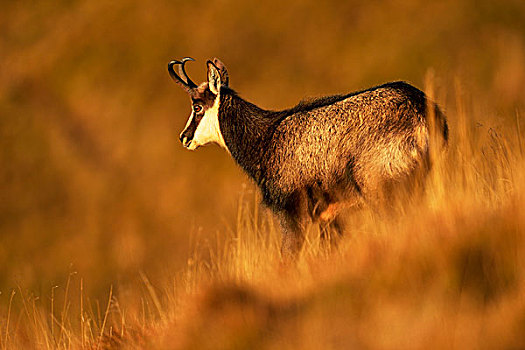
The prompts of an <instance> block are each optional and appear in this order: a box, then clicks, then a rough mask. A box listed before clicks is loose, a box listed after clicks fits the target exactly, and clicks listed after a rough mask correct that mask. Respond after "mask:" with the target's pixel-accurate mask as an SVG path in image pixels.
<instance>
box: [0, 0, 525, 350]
mask: <svg viewBox="0 0 525 350" xmlns="http://www.w3.org/2000/svg"><path fill="white" fill-rule="evenodd" d="M524 23H525V2H523V1H519V0H502V1H498V2H494V1H490V0H476V1H474V0H465V1H456V0H443V1H439V2H433V3H423V2H421V1H416V0H406V1H397V0H381V1H374V2H370V1H369V2H363V1H357V0H352V1H338V0H330V1H324V2H319V1H289V2H282V1H277V0H269V1H265V2H264V3H252V2H246V1H240V0H224V1H175V2H171V1H170V2H165V1H162V0H151V1H148V2H144V1H137V0H115V1H111V2H99V1H91V0H76V1H58V2H57V1H51V0H41V1H38V2H28V1H25V0H21V1H16V2H5V3H2V5H1V11H0V33H1V35H0V62H1V63H2V65H1V69H0V348H11V349H19V348H81V347H95V348H97V347H99V348H100V347H102V345H104V346H105V345H108V344H113V345H116V344H119V343H125V344H128V345H129V346H131V347H133V346H136V347H148V346H149V347H150V348H170V347H176V346H178V347H181V348H184V347H186V348H191V347H193V348H205V347H211V348H217V347H223V348H227V347H230V348H231V347H240V348H247V347H248V348H251V347H273V348H275V347H280V348H314V347H316V348H348V347H352V345H353V347H362V348H411V347H412V348H423V347H424V348H429V347H430V348H432V347H434V348H441V347H445V346H447V347H453V348H465V347H477V348H482V347H487V348H494V347H497V348H500V347H508V348H520V347H523V339H522V338H520V334H521V333H522V331H523V329H522V326H521V324H522V319H521V314H522V311H523V307H522V299H521V298H522V295H523V287H522V284H523V283H522V281H523V277H522V276H523V274H522V265H521V263H520V261H522V260H523V259H522V253H521V252H522V246H523V244H522V240H521V237H522V232H523V228H522V222H523V220H522V219H523V218H522V214H521V207H522V206H523V204H524V203H523V193H524V192H523V175H524V172H523V152H524V151H523V149H524V147H525V146H524V145H523V142H524V141H523V129H524V126H523V123H524V121H523V117H524V113H525V112H524V111H525V104H524V101H525V64H524V62H525V59H524V57H525V27H524V25H523V24H524ZM187 55H189V56H193V57H195V58H196V59H197V62H195V63H194V64H193V65H191V66H189V67H188V70H189V73H190V76H191V77H192V78H194V80H195V81H201V80H203V79H204V77H205V69H204V61H205V59H208V58H211V57H214V56H217V57H219V58H221V59H222V60H223V61H224V62H225V63H226V65H227V67H228V69H229V72H230V78H231V85H232V87H234V88H235V89H236V90H238V91H239V93H240V94H241V95H242V96H243V97H245V98H247V99H248V100H250V101H253V102H255V103H257V104H259V105H261V106H262V107H265V108H274V109H277V108H284V107H289V106H290V105H292V104H294V103H297V101H299V100H300V99H302V98H304V97H305V96H318V95H326V94H330V93H341V92H347V91H351V90H358V89H361V88H367V87H369V86H373V85H377V84H380V83H383V82H386V81H393V80H397V79H404V80H407V81H409V82H411V83H413V84H414V85H415V86H417V87H420V88H423V89H424V90H425V91H427V92H428V93H429V94H430V95H431V96H433V97H434V99H435V100H436V101H438V102H439V103H440V105H441V106H442V107H443V108H444V110H445V112H446V114H447V116H448V118H449V122H450V127H451V132H452V135H451V142H450V146H449V151H448V153H447V154H446V156H444V159H443V160H442V162H441V163H438V164H436V166H435V167H434V169H433V172H432V174H431V175H430V177H429V178H428V179H427V183H426V185H427V186H426V190H425V192H424V193H423V194H422V195H421V197H419V198H414V199H411V200H409V201H408V202H407V203H404V204H402V205H397V206H396V208H395V212H394V213H393V214H391V215H384V216H378V215H377V214H376V213H373V212H370V211H369V210H367V209H366V208H365V209H363V210H361V211H357V212H349V213H348V217H347V221H348V226H347V232H346V235H345V238H344V239H343V240H342V241H341V242H340V244H339V246H338V247H337V248H333V249H332V248H330V247H326V246H324V245H322V244H320V242H319V238H318V231H317V229H316V228H315V227H312V229H311V232H310V233H309V236H308V239H307V242H306V246H305V249H304V251H303V253H302V256H301V258H300V259H299V261H298V262H297V265H296V266H293V267H291V266H283V265H282V263H281V259H280V255H279V248H278V247H279V240H280V237H279V232H278V230H277V229H276V223H275V222H274V219H273V217H272V216H271V215H270V214H269V213H267V211H266V210H265V209H264V208H262V207H260V206H259V204H258V203H259V199H258V197H257V194H256V193H257V191H256V189H255V188H253V186H252V185H251V184H250V183H249V181H248V180H247V179H246V177H245V176H244V175H243V174H242V172H241V171H240V170H239V169H238V168H237V167H236V166H235V164H234V163H233V162H232V161H231V160H230V159H229V158H228V155H227V154H226V153H225V152H222V151H221V150H219V149H218V148H217V147H213V146H210V147H205V148H203V149H200V150H199V151H198V152H194V153H190V152H186V151H184V150H183V149H182V147H180V145H179V142H178V139H177V135H178V133H179V132H180V130H181V129H182V127H183V125H184V123H185V122H186V117H187V114H188V112H189V109H188V108H189V106H188V101H187V96H185V94H184V93H183V92H181V91H180V90H179V89H178V87H176V86H174V84H173V83H172V82H171V80H170V79H169V76H168V75H167V73H166V71H165V66H166V63H167V62H169V61H170V60H171V59H174V58H180V57H183V56H187ZM243 184H244V185H243Z"/></svg>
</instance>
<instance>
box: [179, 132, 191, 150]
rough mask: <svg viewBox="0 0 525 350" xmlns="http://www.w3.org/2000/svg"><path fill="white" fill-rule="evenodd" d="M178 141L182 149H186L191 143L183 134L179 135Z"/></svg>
mask: <svg viewBox="0 0 525 350" xmlns="http://www.w3.org/2000/svg"><path fill="white" fill-rule="evenodd" d="M179 140H180V142H181V143H182V145H183V146H184V147H188V146H189V145H190V143H191V140H190V139H189V138H188V136H186V135H185V133H182V134H180V137H179Z"/></svg>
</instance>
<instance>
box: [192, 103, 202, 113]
mask: <svg viewBox="0 0 525 350" xmlns="http://www.w3.org/2000/svg"><path fill="white" fill-rule="evenodd" d="M193 110H194V111H195V113H199V112H200V111H202V107H201V106H200V105H195V106H193Z"/></svg>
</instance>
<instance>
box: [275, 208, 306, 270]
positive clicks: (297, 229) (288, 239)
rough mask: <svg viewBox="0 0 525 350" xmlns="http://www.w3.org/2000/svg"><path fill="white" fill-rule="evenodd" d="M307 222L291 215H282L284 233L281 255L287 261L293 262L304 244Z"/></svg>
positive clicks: (281, 221)
mask: <svg viewBox="0 0 525 350" xmlns="http://www.w3.org/2000/svg"><path fill="white" fill-rule="evenodd" d="M305 221H306V220H304V219H303V218H297V217H294V216H291V215H289V214H285V213H283V214H281V217H280V223H281V231H282V243H281V254H282V256H283V258H284V259H285V260H293V259H294V258H295V257H296V256H297V254H299V252H300V251H301V248H302V247H303V244H304V235H305V231H306V222H305Z"/></svg>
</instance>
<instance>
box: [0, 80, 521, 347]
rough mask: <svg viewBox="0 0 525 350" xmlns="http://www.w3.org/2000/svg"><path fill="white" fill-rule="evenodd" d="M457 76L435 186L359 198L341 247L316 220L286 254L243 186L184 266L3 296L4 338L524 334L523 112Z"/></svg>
mask: <svg viewBox="0 0 525 350" xmlns="http://www.w3.org/2000/svg"><path fill="white" fill-rule="evenodd" d="M443 89H444V87H443V86H438V87H436V88H435V87H434V78H433V75H432V73H430V74H429V75H428V77H427V88H426V90H427V91H430V92H431V93H433V94H434V98H436V99H437V100H440V99H441V98H443V96H441V95H440V93H441V94H442V93H443ZM453 89H454V94H450V95H449V96H447V97H445V99H444V100H441V101H444V103H443V105H444V106H445V107H446V108H445V110H446V114H447V116H448V119H449V123H450V130H451V138H450V144H449V148H448V151H447V152H446V153H444V154H438V155H436V161H435V164H434V167H433V169H432V172H431V174H430V175H429V177H428V178H427V179H426V183H425V190H424V192H423V193H422V194H421V195H419V196H416V197H410V198H405V200H404V201H403V202H401V203H398V205H397V206H396V208H395V210H394V213H390V214H389V215H386V216H385V215H378V213H376V212H374V211H371V210H368V209H367V208H364V209H361V210H358V211H353V212H349V213H348V214H347V229H346V232H345V238H344V239H343V240H341V241H340V242H339V244H338V245H337V246H336V247H331V246H327V245H325V244H322V242H320V241H319V231H318V229H316V227H315V226H312V228H311V230H310V232H309V234H308V237H307V240H306V244H305V247H304V249H303V252H302V253H301V256H300V258H299V259H298V261H297V262H296V263H294V264H284V263H283V262H282V260H281V257H280V254H279V240H280V236H279V231H278V229H277V228H276V224H275V222H274V219H273V218H272V216H271V213H269V212H267V210H266V209H264V208H263V207H261V206H260V205H259V198H258V193H257V191H256V189H255V188H253V187H251V186H247V187H245V188H244V190H243V191H242V193H241V195H240V196H239V199H238V205H237V214H236V218H235V220H233V221H231V224H228V223H223V224H218V225H217V227H218V229H217V232H216V235H214V236H208V235H203V234H202V233H200V232H199V230H198V229H196V230H194V232H193V234H192V236H191V238H192V242H191V244H190V248H191V249H189V251H188V254H187V255H186V257H187V262H186V266H185V267H184V268H183V269H181V270H179V271H178V272H175V273H172V272H166V274H165V275H164V276H163V277H162V278H159V279H157V280H156V281H155V282H152V281H150V280H149V278H148V276H147V275H146V274H144V273H140V274H139V276H140V280H139V281H136V282H134V283H133V284H132V285H131V286H129V287H128V288H126V289H124V288H117V287H116V286H114V287H112V288H110V289H108V290H107V292H106V294H107V297H106V299H105V300H93V299H91V298H90V296H89V295H86V293H85V292H84V289H85V286H84V281H83V278H82V276H77V275H76V274H75V273H70V274H69V275H68V278H67V282H66V285H65V287H56V288H55V287H53V288H51V290H48V291H43V293H42V294H41V295H40V296H38V295H35V294H33V293H32V292H29V291H28V290H24V289H23V288H21V287H20V288H16V289H13V290H12V292H11V293H10V294H9V295H2V297H3V298H7V299H8V300H9V301H8V303H7V304H6V305H7V307H4V308H2V313H1V314H0V315H1V319H2V329H1V334H0V335H1V337H0V338H1V340H0V344H1V348H2V349H16V348H37V349H50V348H119V347H124V348H154V349H157V348H158V349H164V348H182V349H185V348H188V349H189V348H198V349H217V348H224V349H233V348H279V349H292V348H293V349H295V348H304V349H318V348H325V349H340V348H349V347H350V348H372V349H399V348H407V349H411V348H413V349H416V348H417V349H421V348H425V349H429V348H433V349H441V348H455V349H466V348H487V349H494V348H513V349H514V348H515V349H518V348H522V347H524V346H525V337H524V336H523V335H524V334H525V323H524V321H525V318H524V315H525V265H524V261H525V259H524V258H525V256H524V254H525V240H524V238H525V228H524V226H523V225H524V223H525V220H524V219H525V217H524V214H523V210H522V208H523V207H524V205H525V187H524V185H525V171H524V170H525V168H524V166H523V153H522V152H523V151H522V149H523V140H522V127H521V124H520V123H521V119H520V113H521V111H516V114H515V115H514V116H512V117H510V116H509V119H513V120H514V125H496V124H495V123H493V122H492V120H493V118H492V116H490V115H489V113H490V112H489V111H483V110H481V111H479V110H476V109H475V106H473V105H472V104H469V103H468V102H467V100H468V97H466V96H467V93H466V92H465V91H464V90H462V87H461V84H460V82H458V81H456V83H455V87H454V88H453ZM440 96H441V97H440ZM117 289H118V291H117ZM42 295H43V296H44V297H42Z"/></svg>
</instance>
